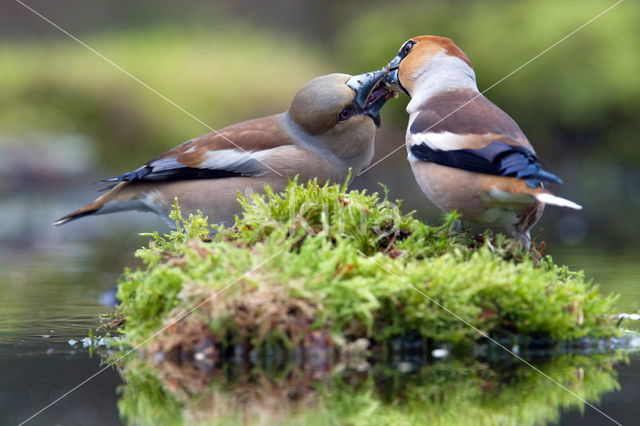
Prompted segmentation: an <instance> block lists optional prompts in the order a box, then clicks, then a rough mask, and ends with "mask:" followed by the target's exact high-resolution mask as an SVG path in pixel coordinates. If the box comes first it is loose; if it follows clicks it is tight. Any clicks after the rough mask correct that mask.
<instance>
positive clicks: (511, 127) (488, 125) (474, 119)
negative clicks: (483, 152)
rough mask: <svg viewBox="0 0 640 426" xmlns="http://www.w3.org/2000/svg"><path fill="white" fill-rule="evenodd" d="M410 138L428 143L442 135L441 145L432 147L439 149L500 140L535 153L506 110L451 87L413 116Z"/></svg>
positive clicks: (477, 146)
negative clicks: (448, 145)
mask: <svg viewBox="0 0 640 426" xmlns="http://www.w3.org/2000/svg"><path fill="white" fill-rule="evenodd" d="M408 137H409V138H410V140H414V141H415V142H418V143H421V142H427V143H428V144H431V142H430V141H429V140H430V139H436V138H438V137H439V138H440V139H441V140H440V141H439V142H436V143H437V144H438V146H432V148H438V149H455V148H482V147H483V146H485V145H488V144H489V143H491V142H492V141H494V140H499V141H501V142H505V143H507V144H509V145H518V146H522V147H524V148H527V149H529V150H530V151H532V152H533V147H532V146H531V144H530V143H529V141H528V140H527V137H526V136H525V135H524V133H523V132H522V130H521V129H520V127H519V126H518V124H517V123H516V122H515V121H514V120H513V119H512V118H511V117H509V115H508V114H507V113H505V112H504V111H502V110H501V109H500V108H498V107H497V106H496V105H494V104H493V103H492V102H491V101H490V100H488V99H487V98H485V97H484V96H483V95H482V94H479V93H477V92H474V91H471V90H467V89H457V90H449V91H445V92H442V93H439V94H437V95H435V96H433V97H431V98H429V99H428V100H427V101H426V102H425V103H424V104H423V105H421V106H420V112H419V113H418V114H417V115H416V116H415V117H414V118H413V119H412V122H411V125H410V126H409V132H408ZM461 137H464V138H466V139H464V140H462V139H460V138H461ZM447 144H451V146H450V147H447V146H446V145H447Z"/></svg>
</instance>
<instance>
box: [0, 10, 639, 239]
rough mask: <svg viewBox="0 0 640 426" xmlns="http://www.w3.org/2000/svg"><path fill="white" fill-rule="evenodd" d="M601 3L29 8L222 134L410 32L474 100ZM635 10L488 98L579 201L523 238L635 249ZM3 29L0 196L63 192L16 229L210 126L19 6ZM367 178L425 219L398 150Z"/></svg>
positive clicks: (388, 113) (386, 138)
mask: <svg viewBox="0 0 640 426" xmlns="http://www.w3.org/2000/svg"><path fill="white" fill-rule="evenodd" d="M613 3H614V2H613V1H611V2H609V1H597V0H568V1H563V2H557V1H552V0H522V1H508V2H507V1H491V0H490V1H471V0H467V1H463V0H454V1H420V2H417V1H401V0H396V1H394V2H385V1H378V0H368V1H360V0H357V1H336V0H330V1H323V2H299V1H294V0H272V1H262V2H254V1H248V0H240V1H233V0H218V1H210V2H203V1H195V0H188V1H181V2H178V1H175V0H155V1H151V0H139V1H136V2H128V1H123V0H95V1H92V2H90V4H88V3H86V2H82V1H78V0H67V1H58V2H55V3H52V2H47V1H44V0H32V1H30V2H29V3H28V4H30V5H32V6H33V7H34V8H35V9H37V10H38V11H40V12H41V13H42V14H43V15H45V16H47V17H48V18H50V19H51V20H53V21H54V22H56V23H57V24H59V25H60V26H61V27H62V28H64V29H66V30H68V31H69V32H71V33H73V34H74V35H76V36H78V37H79V38H80V39H81V40H83V41H84V42H86V43H87V44H88V45H90V46H92V47H93V48H95V49H96V50H97V51H99V52H100V53H102V54H104V55H105V56H106V57H108V58H110V59H111V60H113V61H114V62H115V63H117V64H119V65H120V66H122V67H123V68H124V69H126V70H127V71H129V72H131V73H132V74H133V75H135V76H136V77H138V78H139V79H140V80H142V81H144V82H146V83H147V84H149V85H150V86H151V87H153V88H154V89H156V90H157V91H158V92H160V93H162V94H163V95H165V96H166V97H168V98H170V99H171V100H173V101H174V102H176V103H177V104H178V105H180V106H181V107H183V108H185V109H186V110H187V111H189V112H190V113H192V114H193V115H195V116H196V117H198V118H199V119H200V120H202V121H203V122H205V123H207V124H208V125H209V126H211V127H213V128H219V127H222V126H225V125H227V124H231V123H233V122H236V121H240V120H245V119H249V118H253V117H258V116H261V115H266V114H272V113H276V112H280V111H282V110H284V109H286V108H287V105H288V103H289V101H290V99H291V98H292V96H293V94H294V93H295V91H296V90H297V89H298V88H299V87H300V86H301V85H302V84H304V83H305V82H306V81H308V80H309V79H311V78H313V77H315V76H317V75H320V74H324V73H329V72H346V73H352V74H356V73H362V72H365V71H369V70H372V69H376V68H379V67H381V66H383V65H384V64H386V63H387V62H388V61H389V59H390V58H392V57H393V56H394V55H395V52H396V51H397V49H398V47H399V46H400V45H401V44H402V42H403V41H405V40H406V39H407V38H409V37H411V36H413V35H419V34H437V35H444V36H449V37H451V38H453V39H454V40H455V41H456V42H457V43H458V45H459V46H460V47H461V48H462V49H463V50H464V51H465V52H467V54H468V55H469V56H470V58H471V60H472V62H473V64H474V67H475V70H476V74H477V78H478V84H479V87H480V89H481V90H482V89H485V88H487V87H489V86H490V85H492V84H493V83H495V82H496V81H498V80H500V79H501V78H503V77H504V76H506V75H507V74H509V73H510V72H512V71H513V70H515V69H516V68H518V67H519V66H520V65H522V64H524V63H525V62H527V61H528V60H530V59H531V58H532V57H534V56H535V55H537V54H538V53H540V52H542V51H543V50H544V49H546V48H547V47H549V46H551V45H552V44H553V43H555V42H556V41H558V40H559V39H561V38H562V37H564V36H565V35H567V34H568V33H570V32H571V31H573V30H574V29H576V28H577V27H579V26H580V25H582V24H584V23H585V22H586V21H588V20H589V19H590V18H592V17H594V16H595V15H597V14H598V13H599V12H601V11H602V10H604V9H605V8H606V7H607V6H609V5H612V4H613ZM639 16H640V4H639V3H638V2H631V1H628V2H624V3H623V4H621V5H620V6H618V7H616V8H615V9H613V10H612V11H611V12H610V13H608V14H606V15H604V16H603V17H601V18H600V19H598V20H596V21H595V22H594V23H592V24H591V25H589V26H587V27H586V28H584V29H583V30H581V31H579V32H578V33H576V34H575V35H573V36H572V37H570V38H568V39H567V40H566V41H564V42H563V43H561V44H559V45H558V46H557V47H555V48H553V49H552V50H550V51H549V52H548V53H546V54H544V55H542V56H541V57H540V58H538V59H536V60H535V61H533V62H532V63H531V64H529V65H527V66H525V67H524V68H522V69H521V70H520V71H518V72H517V73H515V74H514V75H512V76H511V77H510V78H508V79H506V80H505V81H504V82H502V83H500V84H499V85H497V86H496V87H495V88H493V89H492V90H490V91H489V92H488V93H487V96H488V97H489V98H490V99H491V100H492V101H494V102H495V103H496V104H497V105H498V106H500V107H502V108H503V109H504V110H505V111H507V112H508V113H509V114H511V115H512V116H513V117H514V118H515V119H516V121H518V123H519V124H520V126H521V127H522V128H523V130H524V131H525V133H526V134H527V135H528V136H529V138H530V140H531V141H532V142H533V144H534V146H535V147H536V149H537V151H538V154H539V156H540V157H541V159H542V161H543V163H544V165H545V166H546V168H547V169H548V170H550V171H552V172H554V173H557V174H558V175H560V176H562V177H563V179H564V180H565V185H563V186H557V187H554V188H552V189H553V190H554V191H555V192H557V193H558V194H559V195H561V196H564V197H567V198H570V199H572V200H574V201H576V202H578V203H581V204H583V205H584V206H585V209H584V210H583V211H581V212H573V211H567V210H563V209H559V208H548V209H547V212H546V214H545V216H544V218H543V220H542V221H541V223H540V224H539V225H538V227H537V228H536V230H535V231H534V236H535V237H537V238H538V239H545V240H547V241H550V242H559V243H562V244H563V245H567V244H569V245H571V244H581V245H590V246H598V247H606V248H607V249H608V250H620V251H625V250H626V249H627V248H631V247H632V246H634V245H635V244H636V238H637V237H636V235H635V231H637V230H638V228H639V226H638V225H639V224H640V219H639V218H638V215H637V214H636V213H635V212H636V211H637V209H638V208H640V198H639V197H638V195H637V194H638V193H639V190H640V150H639V149H638V147H637V142H636V139H637V136H638V135H639V134H640V120H638V110H639V109H640V77H639V74H638V68H639V66H640V61H639V55H638V48H639V47H640V43H639V42H640V26H639V25H638V22H637V20H638V17H639ZM0 36H1V37H2V38H1V41H0V178H1V179H0V196H1V197H2V198H3V199H5V200H7V199H9V198H11V197H16V196H20V197H24V194H25V193H28V192H29V191H32V192H33V193H36V194H37V193H38V192H42V191H43V189H45V191H46V192H47V193H51V191H60V192H61V193H62V194H64V195H63V196H61V197H62V198H64V199H65V200H66V202H67V205H61V206H53V207H51V210H52V211H51V212H50V213H48V214H42V213H41V214H40V215H39V216H38V218H37V220H33V221H31V222H30V223H33V222H37V223H40V222H42V223H46V224H48V223H50V221H51V220H52V219H54V218H55V217H56V216H57V215H58V214H59V213H60V214H61V213H63V212H65V211H66V210H69V209H70V208H75V207H77V206H78V205H80V204H83V203H84V202H86V201H89V199H90V198H91V197H92V194H91V191H93V190H94V189H95V188H94V187H92V186H91V183H92V182H94V181H96V180H98V179H100V178H102V177H105V176H111V175H115V174H119V173H122V172H124V171H128V170H130V169H133V168H136V167H138V166H139V165H140V164H141V163H143V162H145V161H146V160H149V159H150V158H153V157H154V156H156V155H157V154H159V153H161V152H163V151H164V150H166V149H168V148H171V147H173V146H175V145H177V144H178V143H181V142H183V141H185V140H188V139H190V138H192V137H194V136H197V135H199V134H202V133H206V132H208V130H207V128H206V127H204V126H203V125H202V124H201V123H198V122H197V121H196V120H194V119H193V118H191V117H189V116H188V115H186V114H185V113H184V112H182V111H180V110H178V109H177V108H175V107H174V106H172V105H170V104H169V103H167V102H165V101H164V100H162V99H161V98H160V97H158V96H157V95H156V94H154V93H152V92H151V91H149V90H147V89H146V88H144V87H143V86H141V85H140V84H139V83H138V82H136V81H134V80H133V79H131V78H129V77H128V76H126V75H125V74H123V73H122V72H120V71H119V70H117V69H116V68H115V67H113V66H112V65H110V64H108V63H106V62H105V61H104V60H103V59H101V58H99V57H98V56H96V55H95V54H93V53H92V52H90V51H89V50H88V49H86V48H84V47H82V46H80V45H79V44H78V43H76V42H75V41H73V40H72V39H70V38H69V37H68V36H66V35H64V34H63V33H61V32H60V31H59V30H57V29H55V28H53V27H52V26H51V25H50V24H48V23H46V22H45V21H43V20H42V19H41V18H40V17H38V16H36V15H35V14H33V13H31V12H29V11H28V10H26V9H25V8H24V7H22V6H21V5H20V4H18V3H14V2H11V1H9V2H4V4H3V5H2V13H1V14H0ZM407 101H408V99H407V98H406V97H401V98H399V99H397V100H394V101H392V102H390V103H389V104H388V106H387V107H386V108H385V110H383V114H382V119H383V127H382V129H381V130H380V132H379V134H378V139H377V147H376V148H377V154H376V156H377V158H381V157H382V156H384V155H385V154H386V153H388V152H390V151H392V150H393V149H395V148H396V147H397V146H399V145H401V144H402V143H403V141H404V129H405V126H406V119H407V117H406V114H405V113H404V107H405V106H406V103H407ZM378 182H383V183H385V184H387V185H388V187H389V189H390V196H391V197H392V198H400V199H403V200H405V204H404V205H405V208H406V209H407V210H410V209H416V210H418V216H419V217H421V218H425V219H427V220H429V221H432V222H433V221H437V220H439V212H438V211H437V210H436V209H435V208H434V207H433V206H432V205H431V204H430V203H429V202H428V201H427V200H426V199H425V198H424V197H423V196H422V194H421V193H420V191H419V189H418V187H417V185H416V184H415V182H414V180H413V176H412V174H411V171H410V169H409V167H408V164H407V163H406V160H405V152H404V149H402V150H399V151H398V152H397V153H396V154H394V155H393V156H391V157H390V158H389V159H387V160H385V161H384V162H383V163H381V164H380V165H379V166H377V167H375V168H373V169H372V170H371V171H369V172H367V173H365V174H364V175H362V176H361V177H359V178H358V179H357V180H356V181H355V186H359V187H369V188H372V189H378V188H379V187H378V186H377V183H378ZM78 188H82V190H79V189H78ZM83 191H84V192H83ZM74 193H75V194H81V195H76V196H75V197H74V196H72V195H70V194H74ZM54 204H55V203H54ZM6 206H7V204H6V203H5V206H4V210H2V207H0V212H3V213H5V214H6V215H14V216H15V215H17V217H20V219H15V220H13V221H5V223H4V226H9V225H8V223H9V224H14V223H17V222H16V221H18V222H19V223H20V224H23V223H24V218H23V216H24V215H25V214H27V215H29V214H33V213H29V212H28V211H25V210H24V209H21V208H20V207H16V206H17V204H16V205H14V206H13V207H12V208H11V209H7V207H6ZM123 217H124V216H123ZM90 220H92V221H94V222H93V223H97V221H99V220H102V218H98V219H90ZM120 220H126V219H122V218H121V219H120ZM11 226H12V227H13V225H11ZM13 229H15V227H13ZM6 232H8V231H6Z"/></svg>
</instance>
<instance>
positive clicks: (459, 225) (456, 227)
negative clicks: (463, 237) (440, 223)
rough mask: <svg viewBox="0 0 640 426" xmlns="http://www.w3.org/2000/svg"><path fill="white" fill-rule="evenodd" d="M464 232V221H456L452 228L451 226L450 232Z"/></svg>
mask: <svg viewBox="0 0 640 426" xmlns="http://www.w3.org/2000/svg"><path fill="white" fill-rule="evenodd" d="M462 231H464V223H462V219H456V220H455V221H454V222H453V223H452V224H451V226H449V232H462Z"/></svg>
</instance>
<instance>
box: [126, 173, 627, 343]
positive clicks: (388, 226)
mask: <svg viewBox="0 0 640 426" xmlns="http://www.w3.org/2000/svg"><path fill="white" fill-rule="evenodd" d="M241 204H242V207H243V209H244V213H243V215H242V217H240V218H237V220H236V224H235V226H234V227H232V228H222V227H217V229H216V230H217V232H216V233H215V236H213V237H212V236H210V235H209V231H210V227H209V226H208V224H207V221H206V219H205V218H203V217H202V216H195V217H190V218H189V219H188V220H185V219H183V218H182V217H181V215H180V212H179V209H176V211H174V213H173V216H172V217H173V219H175V221H176V227H177V230H176V231H173V232H171V233H170V234H168V235H165V236H161V235H159V234H157V233H156V234H150V236H151V237H152V241H151V242H150V244H149V247H148V248H143V249H140V250H139V251H138V252H137V256H138V257H140V258H141V259H142V260H143V262H144V263H145V265H146V266H145V267H144V268H143V269H137V270H135V271H127V272H126V273H125V275H124V277H123V279H122V280H121V282H120V289H119V293H118V297H119V299H120V300H122V304H121V305H120V308H119V310H120V311H121V312H122V313H123V314H124V317H125V318H126V324H125V326H124V328H123V330H122V331H123V332H124V334H125V336H126V337H127V338H128V339H129V341H130V342H131V343H136V342H140V341H141V340H143V339H145V338H147V337H149V336H150V335H151V334H152V333H153V332H154V331H156V330H157V329H158V328H160V327H161V326H162V325H163V324H164V323H166V322H167V321H168V320H171V319H176V318H178V317H179V316H180V315H182V314H184V313H186V312H187V311H188V310H189V309H190V307H195V306H198V305H199V306H198V308H197V309H196V311H195V312H194V313H193V315H194V316H195V317H198V318H200V319H202V320H203V321H204V322H206V323H207V324H208V325H209V326H210V328H211V329H212V332H213V334H214V336H215V340H216V342H218V343H223V344H224V343H234V342H238V341H239V340H242V341H247V342H251V343H253V344H260V343H261V342H264V341H265V340H266V339H267V340H268V339H269V338H277V339H279V340H281V341H285V342H287V343H292V342H293V343H296V342H299V341H301V339H304V336H305V335H308V334H309V333H310V332H312V331H314V330H321V331H324V332H326V333H327V334H329V335H331V336H332V340H333V342H344V341H351V340H354V339H357V338H361V337H364V338H368V339H371V340H373V341H375V342H382V341H385V340H386V339H388V338H390V337H392V336H398V335H412V336H417V337H420V338H424V339H430V340H435V341H439V342H451V343H471V342H473V341H476V340H478V339H480V338H481V336H480V335H479V334H478V333H477V332H476V331H474V329H472V328H471V327H470V326H469V325H467V324H465V323H464V322H463V321H462V320H461V319H463V320H464V321H465V322H467V323H469V324H472V325H473V326H474V327H476V328H477V329H479V330H482V331H483V332H485V333H487V334H489V335H491V336H493V337H509V338H517V339H518V340H519V341H520V342H524V343H526V342H527V341H528V339H532V338H550V339H553V340H556V341H564V340H574V339H579V338H581V337H585V336H590V337H607V336H612V335H614V334H615V333H616V329H615V325H614V324H613V322H612V321H611V320H610V319H609V315H610V314H611V307H612V304H613V301H614V297H612V296H606V297H605V296H602V295H600V294H599V292H598V288H597V287H596V286H594V285H592V284H591V283H589V282H587V281H585V279H584V276H583V274H582V273H580V272H573V271H570V270H569V269H567V268H566V267H563V266H557V265H555V264H554V263H553V261H552V259H551V258H550V257H544V258H542V259H541V260H539V259H537V257H536V256H534V255H532V254H529V253H524V252H518V251H516V250H515V249H513V248H510V247H509V244H508V243H507V242H505V241H504V239H503V238H501V237H500V236H498V238H497V239H493V240H491V239H490V238H488V237H487V235H485V236H472V235H469V234H464V233H454V232H450V231H449V228H450V225H451V223H452V222H453V221H454V220H455V216H454V215H451V216H448V217H447V218H446V220H445V223H444V224H443V225H442V226H437V227H432V226H429V225H426V224H424V223H422V222H420V221H418V220H416V219H414V218H412V216H411V214H403V213H402V212H401V210H400V208H399V206H398V205H396V204H394V203H392V202H390V201H389V200H387V199H386V198H384V197H383V198H381V197H380V196H379V195H378V194H367V193H366V192H364V191H348V190H347V188H346V186H340V185H320V184H318V183H317V182H309V183H307V184H305V185H299V184H297V183H295V182H292V183H290V185H289V186H288V187H287V189H286V191H285V192H284V193H282V194H275V193H273V192H272V191H270V190H267V193H266V195H254V196H253V197H252V198H251V199H241ZM442 307H446V308H447V310H449V311H451V312H453V313H455V315H456V316H453V315H452V314H451V313H449V312H447V311H446V310H445V309H443V308H442Z"/></svg>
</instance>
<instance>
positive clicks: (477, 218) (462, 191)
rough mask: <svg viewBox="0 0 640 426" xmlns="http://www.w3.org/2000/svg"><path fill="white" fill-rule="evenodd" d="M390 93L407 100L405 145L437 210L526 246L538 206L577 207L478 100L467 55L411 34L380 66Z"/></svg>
mask: <svg viewBox="0 0 640 426" xmlns="http://www.w3.org/2000/svg"><path fill="white" fill-rule="evenodd" d="M385 70H386V71H387V72H388V73H389V74H388V77H387V79H386V81H387V83H388V84H389V85H390V87H391V88H393V90H395V91H397V92H400V91H401V92H404V93H406V94H407V95H409V96H410V97H411V101H410V102H409V104H408V106H407V113H409V124H408V128H407V133H406V145H407V151H408V155H409V162H410V164H411V168H412V170H413V173H414V176H415V177H416V180H417V182H418V185H419V186H420V188H421V189H422V191H423V192H424V193H425V195H426V196H427V197H428V198H429V199H430V200H431V201H432V202H433V203H434V204H436V205H437V206H438V207H439V208H440V209H442V210H444V211H452V210H457V211H458V212H459V213H460V214H461V217H462V218H463V219H466V220H469V221H470V222H473V223H476V224H479V225H484V226H488V227H491V228H495V229H497V230H501V231H504V232H506V233H507V234H508V235H510V236H512V237H515V238H516V239H518V240H519V241H520V242H521V243H522V244H523V246H524V247H526V248H528V247H529V246H530V243H531V238H530V235H529V230H530V229H531V227H532V226H533V225H535V224H536V222H538V219H540V216H541V215H542V211H543V209H544V205H545V204H551V205H556V206H561V207H569V208H573V209H580V208H581V206H579V205H578V204H576V203H574V202H572V201H569V200H566V199H564V198H560V197H557V196H555V195H553V194H552V193H551V192H549V191H548V190H546V189H545V188H544V187H543V183H544V182H549V183H562V181H561V180H560V178H559V177H557V176H556V175H554V174H552V173H549V172H547V171H545V170H543V169H542V168H541V166H540V164H539V162H538V158H537V157H536V153H535V151H534V149H533V147H532V146H531V144H530V143H529V141H528V140H527V137H526V136H525V135H524V133H523V132H522V130H520V127H518V125H517V124H516V122H515V121H513V119H512V118H511V117H509V116H508V115H507V114H506V113H505V112H504V111H502V110H501V109H500V108H498V107H497V106H496V105H494V104H493V103H491V101H489V100H488V99H487V98H485V97H484V96H483V95H482V94H481V93H480V92H479V91H478V87H477V86H476V78H475V74H474V71H473V68H472V66H471V62H470V61H469V58H468V57H467V55H466V54H465V53H464V52H463V51H462V50H460V48H458V46H456V45H455V44H454V43H453V42H452V41H451V40H450V39H448V38H444V37H436V36H421V37H414V38H412V39H410V40H408V41H407V42H406V43H404V44H403V45H402V47H401V48H400V52H399V53H398V55H397V56H396V57H395V58H394V59H393V60H392V61H391V62H390V63H389V64H388V65H387V67H386V68H385Z"/></svg>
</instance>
